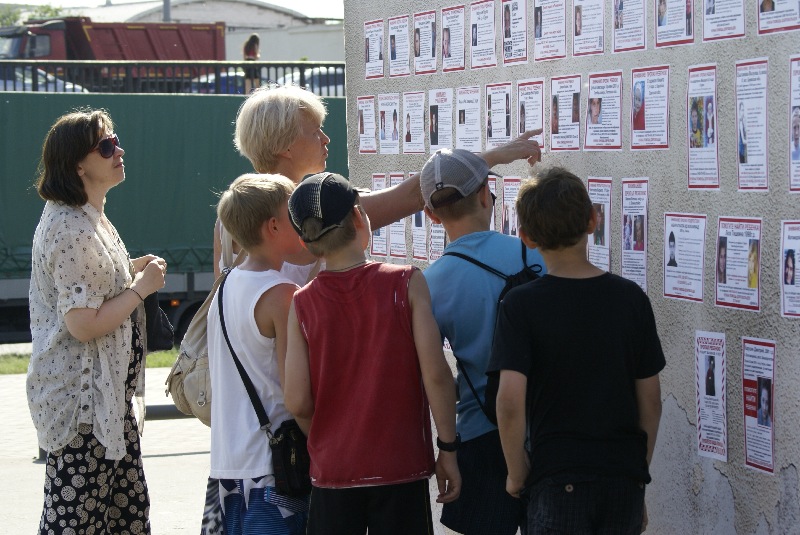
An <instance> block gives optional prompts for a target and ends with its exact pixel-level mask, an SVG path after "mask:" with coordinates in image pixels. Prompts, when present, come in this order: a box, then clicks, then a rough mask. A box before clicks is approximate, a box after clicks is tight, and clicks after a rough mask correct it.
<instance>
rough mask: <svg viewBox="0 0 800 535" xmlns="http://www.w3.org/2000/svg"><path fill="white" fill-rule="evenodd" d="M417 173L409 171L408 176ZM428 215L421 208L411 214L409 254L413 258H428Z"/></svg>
mask: <svg viewBox="0 0 800 535" xmlns="http://www.w3.org/2000/svg"><path fill="white" fill-rule="evenodd" d="M416 174H419V171H409V172H408V176H409V177H412V176H414V175H416ZM429 221H430V219H428V216H426V215H425V212H424V211H423V210H420V211H419V212H414V213H413V214H412V215H411V256H412V258H413V259H414V260H426V261H427V260H428V222H429Z"/></svg>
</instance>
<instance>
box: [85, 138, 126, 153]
mask: <svg viewBox="0 0 800 535" xmlns="http://www.w3.org/2000/svg"><path fill="white" fill-rule="evenodd" d="M119 146H120V145H119V137H118V136H117V134H114V135H113V136H111V137H107V138H105V139H103V140H100V143H98V144H97V146H96V147H95V148H93V149H92V150H91V151H90V152H94V151H96V150H97V151H100V156H102V157H103V158H111V157H112V156H114V151H115V150H117V147H119Z"/></svg>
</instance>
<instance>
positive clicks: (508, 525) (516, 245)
mask: <svg viewBox="0 0 800 535" xmlns="http://www.w3.org/2000/svg"><path fill="white" fill-rule="evenodd" d="M490 174H491V171H490V170H489V166H488V164H487V163H486V161H485V160H484V159H483V158H481V157H480V156H478V155H476V154H473V153H471V152H469V151H466V150H460V149H455V150H449V149H442V150H439V151H437V152H436V153H435V154H434V155H433V156H431V158H430V159H429V160H428V162H427V163H426V164H425V166H424V167H423V168H422V173H421V175H420V187H421V188H422V196H423V200H424V202H425V212H426V213H427V214H428V216H429V217H430V218H431V219H432V220H433V221H434V222H435V223H441V224H442V225H443V226H444V228H445V231H446V232H447V236H448V238H449V239H450V243H449V244H448V245H447V247H446V248H445V250H444V256H442V257H441V258H440V259H438V260H437V261H436V262H435V263H434V264H433V265H431V267H429V268H428V269H427V270H425V279H426V280H427V281H428V286H429V288H430V292H431V304H432V308H433V315H434V318H435V319H436V323H437V324H438V325H439V330H440V331H441V335H442V337H443V338H447V339H448V340H449V342H450V346H451V347H452V348H453V353H454V354H455V355H456V357H457V358H458V364H459V366H458V368H459V374H458V391H459V401H458V405H457V409H456V412H457V423H456V429H457V431H458V432H459V434H460V437H461V440H462V444H461V447H460V448H459V450H458V466H459V470H460V472H461V474H462V478H463V482H462V487H461V495H460V497H459V498H458V500H455V501H454V502H451V503H447V504H445V505H444V508H443V511H442V524H444V525H445V526H447V527H448V528H450V529H451V530H454V531H457V532H459V533H464V534H468V535H480V534H492V535H505V534H509V535H513V534H514V533H516V532H517V529H518V527H523V530H524V526H525V523H524V521H525V507H524V505H523V504H522V502H521V501H520V500H519V499H517V498H514V497H512V496H510V495H509V494H508V493H506V491H505V484H506V466H505V460H504V458H503V450H502V448H501V445H500V437H499V434H498V431H497V427H496V426H495V425H493V424H492V423H491V422H490V421H489V419H488V418H487V416H486V414H485V413H484V407H483V403H484V400H485V391H486V382H487V377H486V366H487V364H488V362H489V356H490V354H491V349H492V338H493V333H494V324H495V317H496V314H497V300H498V298H499V296H500V293H501V291H502V290H503V287H504V285H505V281H504V280H503V279H502V278H500V277H499V276H497V275H495V274H493V273H491V272H489V271H487V270H485V269H484V268H481V267H479V266H477V265H474V264H472V263H470V262H468V261H465V260H464V259H462V258H458V257H456V256H451V255H450V254H448V253H458V254H462V255H466V256H469V257H470V258H472V259H474V260H477V261H478V262H481V263H483V264H485V265H487V266H489V267H491V268H494V269H495V270H497V271H498V272H500V273H502V274H504V275H512V274H515V273H518V272H520V271H521V270H522V269H523V267H524V263H523V262H525V263H526V264H527V265H529V266H532V267H533V269H534V271H537V272H539V271H540V270H541V271H543V270H542V266H543V265H544V262H543V260H542V258H541V256H540V255H539V253H538V252H537V251H534V250H528V249H526V248H525V247H524V246H523V245H522V242H521V241H520V240H519V239H518V238H516V237H513V236H506V235H504V234H500V233H498V232H494V231H490V230H489V225H490V222H491V218H492V213H493V212H494V201H495V196H494V194H493V193H492V192H491V191H489V182H488V178H489V175H490ZM523 254H524V256H525V257H526V259H525V260H523Z"/></svg>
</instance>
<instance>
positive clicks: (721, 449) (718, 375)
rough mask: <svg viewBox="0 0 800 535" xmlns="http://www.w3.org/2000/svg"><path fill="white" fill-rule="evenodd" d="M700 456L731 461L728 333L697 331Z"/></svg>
mask: <svg viewBox="0 0 800 535" xmlns="http://www.w3.org/2000/svg"><path fill="white" fill-rule="evenodd" d="M694 363H695V381H696V384H697V454H698V455H700V456H701V457H710V458H712V459H717V460H720V461H725V462H727V461H728V419H727V358H726V348H725V333H713V332H706V331H695V334H694Z"/></svg>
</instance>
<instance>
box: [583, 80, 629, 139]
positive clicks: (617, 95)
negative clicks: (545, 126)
mask: <svg viewBox="0 0 800 535" xmlns="http://www.w3.org/2000/svg"><path fill="white" fill-rule="evenodd" d="M588 93H589V95H588V101H587V105H586V109H587V112H586V123H585V124H586V127H585V128H584V136H583V150H590V151H591V150H622V109H621V108H622V71H617V72H600V73H590V74H589V91H588Z"/></svg>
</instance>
